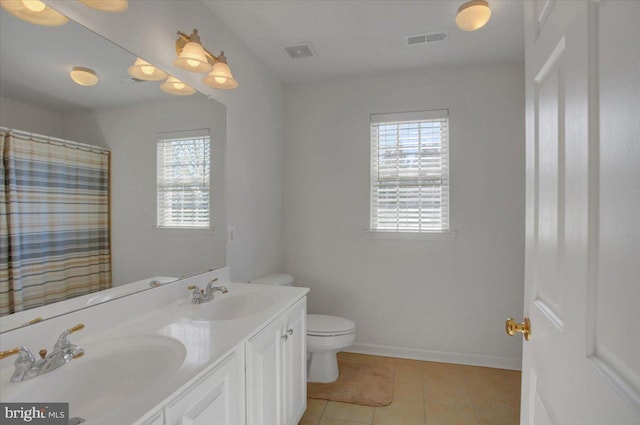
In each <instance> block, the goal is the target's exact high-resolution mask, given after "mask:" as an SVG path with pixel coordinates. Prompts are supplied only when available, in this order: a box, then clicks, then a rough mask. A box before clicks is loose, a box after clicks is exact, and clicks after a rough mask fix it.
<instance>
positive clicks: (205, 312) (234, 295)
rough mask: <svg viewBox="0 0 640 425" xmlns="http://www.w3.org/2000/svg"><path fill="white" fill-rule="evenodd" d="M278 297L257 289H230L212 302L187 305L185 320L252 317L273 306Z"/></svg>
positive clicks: (218, 295)
mask: <svg viewBox="0 0 640 425" xmlns="http://www.w3.org/2000/svg"><path fill="white" fill-rule="evenodd" d="M277 300H278V296H277V295H276V294H273V293H271V292H267V291H262V290H259V289H250V290H240V289H236V288H233V289H230V290H229V292H228V293H226V294H222V293H217V294H216V295H215V298H214V299H213V300H212V301H209V302H205V303H202V304H187V305H185V308H186V310H187V314H186V315H187V318H189V319H191V320H206V321H216V320H234V319H242V318H244V317H249V316H253V315H254V314H257V313H260V312H261V311H263V310H265V309H267V308H268V307H270V306H271V305H273V304H274V303H275V302H276V301H277Z"/></svg>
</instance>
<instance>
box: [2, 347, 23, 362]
mask: <svg viewBox="0 0 640 425" xmlns="http://www.w3.org/2000/svg"><path fill="white" fill-rule="evenodd" d="M21 348H22V347H16V348H12V349H11V350H7V351H0V360H2V359H6V358H7V357H9V356H13V355H14V354H18V353H19V352H20V349H21Z"/></svg>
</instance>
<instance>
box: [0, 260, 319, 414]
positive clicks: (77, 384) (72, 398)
mask: <svg viewBox="0 0 640 425" xmlns="http://www.w3.org/2000/svg"><path fill="white" fill-rule="evenodd" d="M215 278H217V279H218V281H217V282H216V283H215V284H216V285H224V286H225V287H226V288H228V292H227V293H225V294H222V293H217V294H216V295H215V297H214V299H213V300H212V301H210V302H205V303H201V304H192V303H191V290H189V289H188V287H189V286H191V285H197V286H199V287H204V286H206V285H207V283H208V282H209V281H211V280H212V279H215ZM307 293H308V289H306V288H298V287H275V286H265V285H252V284H245V283H231V282H230V279H229V271H228V269H227V268H222V269H218V270H216V271H212V272H208V273H204V274H201V275H198V276H194V277H191V278H188V279H184V280H181V281H179V282H174V283H170V284H167V285H164V286H161V287H157V288H153V289H150V290H147V291H144V292H140V293H136V294H133V295H129V296H127V297H124V298H121V299H116V300H112V301H109V302H106V303H103V304H100V305H96V306H92V307H89V308H86V309H83V310H79V311H75V312H72V313H69V314H65V315H61V316H59V317H55V318H52V319H49V320H46V321H44V322H40V323H36V324H33V325H30V326H27V327H24V328H20V329H15V330H12V331H8V332H4V333H2V334H0V349H2V350H8V349H11V348H14V347H18V346H26V347H28V348H30V349H31V351H32V352H37V351H38V350H39V349H40V348H47V349H49V348H51V347H52V346H53V344H54V343H55V339H56V337H57V336H58V335H59V334H60V333H61V332H63V331H64V330H65V329H70V328H72V327H74V326H76V325H78V324H79V323H82V324H84V325H85V327H84V329H82V330H80V331H78V332H74V333H73V334H71V335H70V336H69V339H70V340H71V342H72V343H73V344H76V345H78V346H79V347H81V348H82V349H83V350H84V355H83V356H82V357H79V358H77V359H74V360H71V362H69V363H67V364H65V365H63V366H61V367H59V368H57V369H55V370H52V371H50V372H48V373H45V374H42V375H39V376H36V377H34V378H31V379H28V380H25V381H22V382H15V383H12V382H10V379H11V375H12V374H13V371H14V366H13V360H12V359H15V357H8V358H6V359H4V360H2V362H1V363H0V400H1V401H3V402H33V403H36V402H37V403H42V402H45V403H47V402H68V403H69V416H70V419H71V418H82V419H84V420H86V423H87V424H89V423H91V424H115V423H117V424H123V425H124V424H140V425H142V424H145V425H146V424H153V425H191V424H207V425H211V424H220V425H231V424H247V425H250V424H255V425H264V424H274V425H275V424H277V425H280V424H282V425H288V424H292V425H295V424H297V423H298V421H299V420H300V418H301V417H302V414H303V413H304V411H305V409H306V339H305V335H306V294H307Z"/></svg>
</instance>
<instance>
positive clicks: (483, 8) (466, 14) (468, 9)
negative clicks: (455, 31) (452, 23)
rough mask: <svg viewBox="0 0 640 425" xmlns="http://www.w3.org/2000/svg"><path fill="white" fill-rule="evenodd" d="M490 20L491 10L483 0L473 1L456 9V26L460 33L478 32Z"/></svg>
mask: <svg viewBox="0 0 640 425" xmlns="http://www.w3.org/2000/svg"><path fill="white" fill-rule="evenodd" d="M489 18H491V8H489V3H487V2H486V1H485V0H473V1H469V2H467V3H464V4H463V5H462V6H460V7H459V8H458V15H457V16H456V24H457V25H458V27H459V28H460V29H461V30H462V31H475V30H479V29H480V28H482V27H483V26H485V24H486V23H487V22H489Z"/></svg>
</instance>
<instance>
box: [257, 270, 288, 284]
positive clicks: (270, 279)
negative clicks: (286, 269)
mask: <svg viewBox="0 0 640 425" xmlns="http://www.w3.org/2000/svg"><path fill="white" fill-rule="evenodd" d="M249 283H261V284H263V285H276V286H292V285H293V276H291V275H290V274H284V273H274V274H270V275H268V276H263V277H259V278H258V279H253V280H250V281H249Z"/></svg>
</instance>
